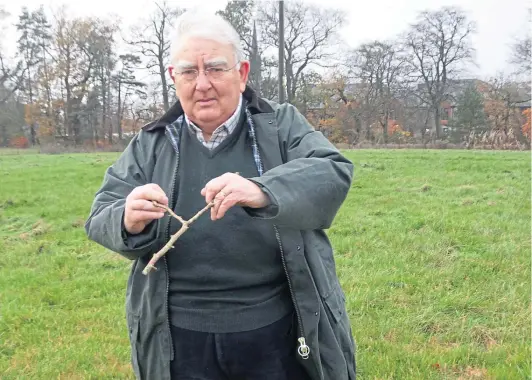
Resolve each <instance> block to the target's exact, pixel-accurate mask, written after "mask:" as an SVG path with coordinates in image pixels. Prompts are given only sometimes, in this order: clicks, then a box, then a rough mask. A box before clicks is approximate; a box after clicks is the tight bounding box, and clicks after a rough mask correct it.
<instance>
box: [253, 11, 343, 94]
mask: <svg viewBox="0 0 532 380" xmlns="http://www.w3.org/2000/svg"><path fill="white" fill-rule="evenodd" d="M285 8H286V9H285V13H284V14H285V44H284V46H285V54H284V58H285V62H284V64H285V72H286V89H287V96H288V102H289V103H293V102H294V101H295V99H296V95H297V92H298V91H299V90H300V89H301V85H302V83H301V78H302V76H303V74H304V71H305V70H306V69H307V68H308V67H310V66H312V65H321V66H323V65H326V64H327V63H330V61H331V60H332V59H333V57H334V56H335V54H338V45H339V39H338V36H337V32H338V29H339V28H340V27H341V26H342V25H343V24H344V21H345V18H344V15H343V13H342V12H341V11H339V10H334V9H322V8H318V7H316V6H314V5H310V4H306V3H302V2H296V1H294V2H289V3H286V4H285ZM259 19H260V22H261V25H262V26H263V29H264V30H263V40H264V42H265V43H266V44H268V45H269V46H270V47H277V48H278V47H279V5H278V3H277V2H275V3H274V6H273V7H262V8H261V9H260V10H259ZM281 79H282V78H281Z"/></svg>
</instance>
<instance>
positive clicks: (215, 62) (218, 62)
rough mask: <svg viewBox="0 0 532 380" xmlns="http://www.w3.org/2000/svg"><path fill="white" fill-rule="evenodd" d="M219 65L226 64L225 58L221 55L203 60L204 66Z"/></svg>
mask: <svg viewBox="0 0 532 380" xmlns="http://www.w3.org/2000/svg"><path fill="white" fill-rule="evenodd" d="M221 65H227V59H225V58H223V57H218V58H213V59H209V60H207V61H205V66H207V67H213V66H221Z"/></svg>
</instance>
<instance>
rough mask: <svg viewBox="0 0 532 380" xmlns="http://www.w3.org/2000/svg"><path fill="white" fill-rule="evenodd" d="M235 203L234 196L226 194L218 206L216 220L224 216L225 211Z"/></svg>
mask: <svg viewBox="0 0 532 380" xmlns="http://www.w3.org/2000/svg"><path fill="white" fill-rule="evenodd" d="M236 203H237V199H236V197H235V196H234V195H233V196H231V195H229V196H227V197H226V198H225V199H224V200H223V201H222V202H221V203H220V205H219V206H218V209H217V214H216V216H215V218H216V220H218V219H222V218H223V217H224V216H225V213H226V212H227V211H228V210H229V209H230V208H231V207H233V206H234V205H235V204H236Z"/></svg>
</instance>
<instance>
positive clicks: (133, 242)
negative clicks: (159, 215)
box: [120, 210, 157, 250]
mask: <svg viewBox="0 0 532 380" xmlns="http://www.w3.org/2000/svg"><path fill="white" fill-rule="evenodd" d="M124 215H125V210H122V216H121V218H120V219H121V222H120V223H121V235H122V242H123V243H124V246H125V247H126V248H127V249H128V250H134V249H141V248H144V247H146V246H148V245H149V244H151V243H152V242H153V239H154V237H155V232H156V231H155V229H156V228H157V223H156V220H153V221H151V222H150V223H149V224H148V225H147V226H146V227H145V228H144V230H143V231H142V232H139V233H138V234H131V233H129V232H127V230H126V226H125V224H124Z"/></svg>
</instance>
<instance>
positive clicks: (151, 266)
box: [142, 201, 214, 275]
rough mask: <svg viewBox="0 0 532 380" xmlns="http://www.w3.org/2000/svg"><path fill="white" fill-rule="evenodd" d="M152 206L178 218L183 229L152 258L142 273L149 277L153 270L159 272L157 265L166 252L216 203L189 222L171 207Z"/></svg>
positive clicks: (205, 208) (158, 204) (199, 212)
mask: <svg viewBox="0 0 532 380" xmlns="http://www.w3.org/2000/svg"><path fill="white" fill-rule="evenodd" d="M152 204H153V205H154V206H156V207H160V208H162V209H164V210H166V211H167V212H168V213H169V214H170V215H171V216H173V217H174V218H176V219H177V220H179V222H180V223H181V228H180V229H179V231H177V232H176V233H175V234H173V235H172V237H171V238H170V240H169V241H168V243H166V244H165V245H164V247H162V248H161V250H160V251H159V252H157V253H156V254H154V255H153V257H152V258H151V260H150V262H149V263H148V265H146V267H145V268H144V270H143V271H142V273H143V274H144V275H147V274H149V273H150V272H151V271H153V270H157V268H156V267H155V263H156V262H157V261H158V260H159V259H160V258H161V257H163V256H164V255H165V254H166V252H168V251H169V250H170V248H174V243H175V242H176V240H177V239H179V237H180V236H181V235H183V234H184V233H185V231H186V230H188V228H189V226H190V225H191V224H192V223H194V222H195V221H196V220H197V219H198V218H199V217H200V216H201V214H203V213H204V212H205V211H207V210H208V209H210V208H211V207H212V206H214V201H212V202H210V203H208V204H207V206H205V207H204V208H202V209H201V210H200V211H198V213H197V214H196V215H194V216H193V217H192V218H190V219H189V220H184V219H183V218H182V217H180V216H179V215H176V214H175V213H174V212H173V211H172V210H171V209H170V208H169V207H167V206H165V205H162V204H160V203H158V202H156V201H152Z"/></svg>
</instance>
